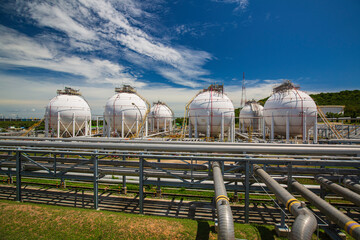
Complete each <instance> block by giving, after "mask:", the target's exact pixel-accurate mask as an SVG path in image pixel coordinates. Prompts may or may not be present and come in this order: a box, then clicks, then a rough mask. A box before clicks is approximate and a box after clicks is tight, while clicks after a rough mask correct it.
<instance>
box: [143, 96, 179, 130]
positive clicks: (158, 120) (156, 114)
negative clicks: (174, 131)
mask: <svg viewBox="0 0 360 240" xmlns="http://www.w3.org/2000/svg"><path fill="white" fill-rule="evenodd" d="M173 116H174V114H173V112H172V111H171V109H170V108H169V107H168V106H167V105H166V104H165V103H163V102H160V101H158V102H157V103H154V104H153V106H152V107H151V109H150V112H149V117H148V119H149V124H150V126H152V127H153V128H154V129H157V128H159V129H165V124H166V129H170V125H171V124H172V119H173Z"/></svg>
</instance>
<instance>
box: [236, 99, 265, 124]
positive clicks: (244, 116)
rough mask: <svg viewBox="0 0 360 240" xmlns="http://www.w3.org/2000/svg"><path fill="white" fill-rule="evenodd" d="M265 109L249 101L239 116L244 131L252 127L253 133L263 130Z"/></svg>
mask: <svg viewBox="0 0 360 240" xmlns="http://www.w3.org/2000/svg"><path fill="white" fill-rule="evenodd" d="M263 110H264V107H263V106H261V105H260V104H259V103H257V102H255V101H249V102H247V103H246V104H245V106H244V107H243V108H242V109H241V111H240V114H239V119H240V124H241V127H242V128H244V130H246V129H248V128H249V127H252V130H253V131H258V130H260V128H261V120H262V118H263Z"/></svg>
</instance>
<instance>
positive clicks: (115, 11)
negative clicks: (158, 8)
mask: <svg viewBox="0 0 360 240" xmlns="http://www.w3.org/2000/svg"><path fill="white" fill-rule="evenodd" d="M156 3H157V1H155V2H154V5H156ZM146 4H147V3H145V2H142V1H138V0H124V1H115V0H105V1H97V0H78V1H70V0H59V1H55V2H54V1H51V0H47V1H43V0H41V1H40V0H35V1H32V2H26V1H20V2H18V9H19V10H18V13H19V14H20V15H21V16H25V17H28V18H29V19H32V20H34V21H35V23H36V24H37V25H38V26H40V27H47V28H52V29H55V30H57V31H60V32H62V33H64V34H66V36H67V38H66V39H65V42H66V43H61V42H57V44H58V46H56V45H55V47H57V48H58V49H59V48H61V49H62V50H63V51H64V52H65V53H63V54H67V55H71V54H72V53H71V52H70V51H69V50H75V51H80V52H83V53H86V54H87V53H89V52H90V53H91V52H97V54H98V53H100V54H101V53H103V54H109V53H110V54H111V55H112V58H114V59H116V58H122V57H123V56H127V57H128V58H127V60H128V61H131V62H132V63H134V64H138V65H139V66H144V65H147V66H149V65H151V67H150V69H152V70H154V71H155V72H156V73H160V74H161V73H165V74H161V75H162V77H164V78H167V79H168V80H170V81H171V82H174V83H176V84H181V83H182V82H184V86H197V85H198V82H201V81H202V79H203V78H204V76H205V75H208V74H209V72H208V71H207V70H205V69H203V66H204V65H205V63H206V62H207V61H209V60H211V59H212V56H211V54H209V53H207V52H205V51H199V50H192V49H189V48H187V47H185V46H179V45H171V43H170V42H168V41H166V40H162V39H159V38H156V37H153V36H152V35H151V34H150V33H149V32H147V31H146V30H147V29H153V27H152V26H151V23H150V22H148V20H149V19H150V20H151V21H153V20H154V19H156V17H154V16H153V15H152V14H150V13H149V12H147V11H146V10H145V9H144V8H145V6H147V5H146ZM151 7H153V6H151ZM163 37H164V39H166V36H163ZM61 44H63V45H64V44H68V45H69V47H70V49H69V50H66V47H65V46H60V45H61ZM53 45H54V44H53ZM129 51H131V52H133V53H134V54H129ZM136 55H139V56H141V57H135V58H134V56H136ZM129 56H132V57H129ZM69 58H71V57H69ZM85 60H87V61H89V62H91V60H90V59H85ZM164 66H165V68H166V69H169V71H166V72H164V71H163V70H162V69H163V68H164ZM148 69H149V67H148ZM170 71H171V72H177V75H178V76H180V77H181V78H183V81H179V80H178V79H176V78H175V77H174V76H173V74H169V73H168V72H170ZM113 79H115V78H113ZM190 82H191V83H190ZM189 83H190V84H189Z"/></svg>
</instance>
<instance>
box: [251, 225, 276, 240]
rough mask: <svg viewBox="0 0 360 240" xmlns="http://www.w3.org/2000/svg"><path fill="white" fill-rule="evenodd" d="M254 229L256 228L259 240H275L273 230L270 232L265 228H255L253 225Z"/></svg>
mask: <svg viewBox="0 0 360 240" xmlns="http://www.w3.org/2000/svg"><path fill="white" fill-rule="evenodd" d="M254 227H256V229H257V230H258V232H259V235H260V239H261V240H273V239H275V237H274V236H276V232H275V230H274V229H273V230H270V229H269V228H267V227H264V226H257V225H255V226H254Z"/></svg>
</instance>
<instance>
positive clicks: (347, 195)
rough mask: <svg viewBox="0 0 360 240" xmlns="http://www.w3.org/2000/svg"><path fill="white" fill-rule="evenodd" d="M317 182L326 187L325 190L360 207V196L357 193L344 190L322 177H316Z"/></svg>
mask: <svg viewBox="0 0 360 240" xmlns="http://www.w3.org/2000/svg"><path fill="white" fill-rule="evenodd" d="M316 181H318V182H319V183H320V184H321V186H324V187H325V188H327V189H329V190H330V191H332V192H334V193H336V194H337V195H339V196H341V197H343V198H344V199H346V200H349V201H351V202H353V203H354V204H356V205H357V206H359V207H360V195H359V194H357V193H354V192H353V191H351V190H349V189H347V188H344V187H342V186H340V185H338V184H336V183H333V182H332V181H330V180H329V179H326V178H324V177H322V176H318V177H316Z"/></svg>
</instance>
